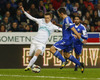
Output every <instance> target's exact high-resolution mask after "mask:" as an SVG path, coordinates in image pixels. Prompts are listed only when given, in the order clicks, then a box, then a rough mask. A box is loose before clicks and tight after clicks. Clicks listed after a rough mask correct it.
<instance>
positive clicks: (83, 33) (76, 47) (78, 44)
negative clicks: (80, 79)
mask: <svg viewBox="0 0 100 80" xmlns="http://www.w3.org/2000/svg"><path fill="white" fill-rule="evenodd" d="M74 22H75V25H74V27H75V29H76V30H77V32H78V33H79V34H80V35H81V37H82V38H83V39H85V40H87V38H88V36H87V31H86V28H85V27H84V25H82V24H81V23H80V22H81V19H80V17H79V16H76V17H75V18H74ZM72 34H73V36H74V37H75V38H74V51H75V53H76V54H75V56H76V59H77V60H78V61H80V54H81V52H82V48H83V43H82V42H81V41H80V40H79V39H78V38H77V36H76V35H75V34H74V32H72ZM77 68H78V65H77V64H76V65H75V69H74V71H77Z"/></svg>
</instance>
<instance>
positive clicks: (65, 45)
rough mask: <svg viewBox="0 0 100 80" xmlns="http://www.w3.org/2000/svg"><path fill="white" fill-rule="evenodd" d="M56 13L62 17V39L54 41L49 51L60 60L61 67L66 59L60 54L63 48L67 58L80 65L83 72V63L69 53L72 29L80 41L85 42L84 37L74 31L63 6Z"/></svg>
mask: <svg viewBox="0 0 100 80" xmlns="http://www.w3.org/2000/svg"><path fill="white" fill-rule="evenodd" d="M58 15H59V16H60V17H61V18H63V26H62V34H63V35H62V36H63V38H62V40H60V41H58V42H56V43H55V44H54V45H53V46H52V47H51V48H50V51H51V52H52V53H53V54H54V56H56V57H57V58H59V59H60V60H61V61H62V65H61V66H62V68H63V67H64V66H65V65H66V60H65V59H64V58H63V57H62V55H61V54H60V52H59V51H60V50H63V51H64V53H65V55H64V56H65V57H66V58H67V59H69V60H70V61H72V62H74V63H76V64H77V65H79V66H80V68H81V71H82V73H83V71H84V65H83V63H80V62H79V61H78V60H77V59H76V58H75V57H74V56H73V55H71V54H70V53H71V52H72V50H73V46H72V45H73V35H72V33H71V32H72V31H73V32H74V33H75V34H76V35H77V37H78V38H79V39H80V41H81V42H82V43H86V42H85V40H84V39H82V38H81V36H80V35H79V33H78V32H77V31H76V29H75V28H74V24H73V22H72V20H71V18H70V17H69V16H67V14H66V10H65V9H64V8H60V9H58Z"/></svg>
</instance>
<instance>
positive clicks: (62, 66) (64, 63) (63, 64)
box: [60, 61, 68, 69]
mask: <svg viewBox="0 0 100 80" xmlns="http://www.w3.org/2000/svg"><path fill="white" fill-rule="evenodd" d="M66 64H68V61H66V62H62V65H61V67H60V69H63V68H64V67H65V66H66Z"/></svg>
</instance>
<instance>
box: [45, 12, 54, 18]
mask: <svg viewBox="0 0 100 80" xmlns="http://www.w3.org/2000/svg"><path fill="white" fill-rule="evenodd" d="M44 15H45V16H47V15H49V16H50V17H52V14H51V13H50V12H46V13H45V14H44Z"/></svg>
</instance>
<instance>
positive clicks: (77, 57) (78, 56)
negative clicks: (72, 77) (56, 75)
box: [74, 53, 80, 71]
mask: <svg viewBox="0 0 100 80" xmlns="http://www.w3.org/2000/svg"><path fill="white" fill-rule="evenodd" d="M75 56H76V59H77V60H78V61H80V55H78V54H76V53H75ZM77 69H78V65H77V64H75V69H74V71H77Z"/></svg>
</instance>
